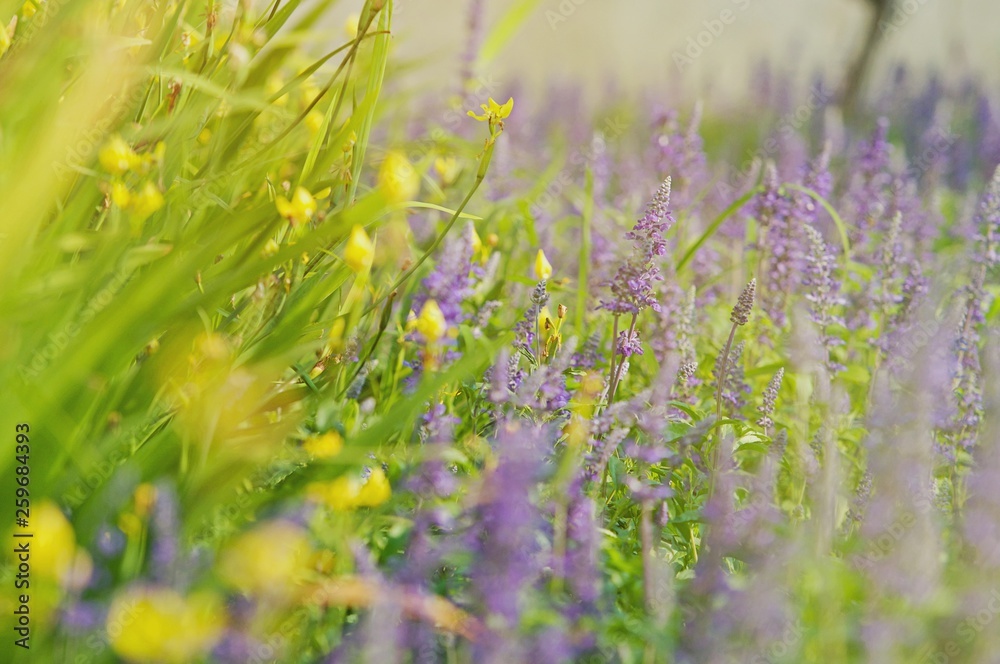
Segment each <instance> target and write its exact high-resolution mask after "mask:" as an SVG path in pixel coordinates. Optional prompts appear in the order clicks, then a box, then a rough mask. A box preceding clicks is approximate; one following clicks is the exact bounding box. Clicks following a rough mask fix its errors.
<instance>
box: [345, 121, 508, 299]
mask: <svg viewBox="0 0 1000 664" xmlns="http://www.w3.org/2000/svg"><path fill="white" fill-rule="evenodd" d="M492 158H493V142H492V141H490V142H489V144H488V145H487V147H486V150H485V151H484V152H483V157H482V162H481V163H480V166H479V172H478V173H477V174H476V181H475V182H474V183H473V185H472V189H470V190H469V193H468V194H466V195H465V198H464V199H462V202H461V204H460V205H459V206H458V208H456V209H455V212H454V213H453V214H452V215H451V219H449V220H448V223H447V224H445V227H444V230H442V231H441V232H440V233H438V236H437V237H436V238H434V242H432V243H431V246H429V247H427V251H425V252H424V253H423V255H422V256H421V257H420V258H419V259H418V260H417V262H416V263H414V264H413V265H411V266H410V268H409V269H408V270H407V271H406V272H404V273H403V274H401V275H400V276H399V278H398V279H396V281H395V283H393V284H392V286H390V287H389V289H388V291H386V294H385V295H381V296H379V297H378V298H376V299H375V301H374V302H372V303H371V304H370V305H369V306H368V308H367V309H365V310H364V312H362V314H361V315H362V316H367V315H368V314H370V313H371V312H372V311H374V310H375V309H376V308H377V307H378V306H379V305H380V304H381V303H382V301H383V300H384V299H385V298H386V297H387V296H388V294H389V293H392V292H393V291H395V290H398V289H399V287H400V286H401V285H402V284H403V282H404V281H406V280H407V279H409V278H410V277H411V276H412V275H413V273H414V272H416V271H417V270H418V269H420V266H421V265H423V264H424V261H426V260H427V259H428V258H429V257H430V255H431V254H433V253H434V252H435V251H436V250H437V248H438V247H439V246H441V243H442V242H443V241H444V238H445V237H446V236H447V235H448V232H449V231H450V230H451V228H452V226H454V225H455V222H456V221H458V218H459V217H460V216H461V215H462V212H463V211H464V210H465V206H466V205H468V204H469V201H470V200H472V197H473V196H474V195H475V193H476V191H478V189H479V185H481V184H482V183H483V180H484V179H485V178H486V169H487V168H488V167H489V163H490V160H491V159H492Z"/></svg>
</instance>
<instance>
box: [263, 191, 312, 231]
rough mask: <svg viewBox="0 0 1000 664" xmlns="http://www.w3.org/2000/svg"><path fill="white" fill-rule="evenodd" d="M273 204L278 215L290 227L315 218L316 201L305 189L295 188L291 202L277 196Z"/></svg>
mask: <svg viewBox="0 0 1000 664" xmlns="http://www.w3.org/2000/svg"><path fill="white" fill-rule="evenodd" d="M274 204H275V207H277V208H278V214H280V215H281V216H282V217H284V218H285V219H288V221H290V222H291V224H292V226H298V225H300V224H304V223H305V222H307V221H309V220H310V219H312V218H313V217H314V216H316V209H317V206H316V199H315V198H313V195H312V194H310V193H309V190H308V189H306V188H305V187H296V188H295V191H294V192H293V193H292V200H290V201H289V200H288V199H287V198H285V197H284V196H278V198H277V200H275V202H274Z"/></svg>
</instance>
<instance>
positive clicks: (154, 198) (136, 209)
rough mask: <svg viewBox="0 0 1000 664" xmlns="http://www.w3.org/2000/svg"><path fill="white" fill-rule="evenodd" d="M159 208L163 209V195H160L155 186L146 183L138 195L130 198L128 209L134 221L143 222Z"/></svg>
mask: <svg viewBox="0 0 1000 664" xmlns="http://www.w3.org/2000/svg"><path fill="white" fill-rule="evenodd" d="M161 207H163V194H161V193H160V190H159V189H157V187H156V185H155V184H153V183H152V182H147V183H146V184H145V185H143V187H142V189H141V190H139V192H138V193H136V194H135V195H134V196H132V200H131V208H130V209H131V210H132V214H133V215H135V217H136V219H138V220H140V221H144V220H146V219H148V218H149V216H150V215H151V214H153V213H154V212H156V211H157V210H159V209H160V208H161Z"/></svg>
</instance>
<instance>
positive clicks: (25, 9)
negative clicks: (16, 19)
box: [21, 0, 38, 20]
mask: <svg viewBox="0 0 1000 664" xmlns="http://www.w3.org/2000/svg"><path fill="white" fill-rule="evenodd" d="M37 11H38V8H37V7H35V3H34V2H32V1H31V0H26V2H25V3H24V4H23V5H21V18H23V19H25V20H28V19H29V18H31V17H32V16H34V15H35V12H37Z"/></svg>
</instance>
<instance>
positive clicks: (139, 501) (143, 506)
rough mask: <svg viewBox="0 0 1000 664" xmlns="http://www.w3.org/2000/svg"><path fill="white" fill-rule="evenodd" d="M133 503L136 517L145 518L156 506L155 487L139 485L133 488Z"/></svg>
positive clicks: (146, 484)
mask: <svg viewBox="0 0 1000 664" xmlns="http://www.w3.org/2000/svg"><path fill="white" fill-rule="evenodd" d="M133 500H134V501H135V513H136V515H137V516H140V517H146V516H149V513H150V512H151V511H152V509H153V505H155V504H156V487H155V486H153V485H152V484H149V483H144V484H140V485H139V486H137V487H136V488H135V493H134V494H133Z"/></svg>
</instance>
